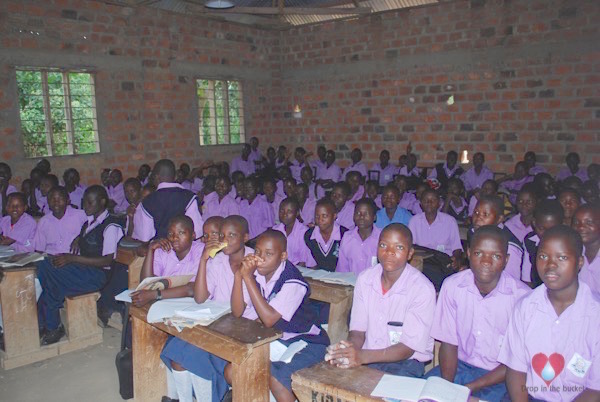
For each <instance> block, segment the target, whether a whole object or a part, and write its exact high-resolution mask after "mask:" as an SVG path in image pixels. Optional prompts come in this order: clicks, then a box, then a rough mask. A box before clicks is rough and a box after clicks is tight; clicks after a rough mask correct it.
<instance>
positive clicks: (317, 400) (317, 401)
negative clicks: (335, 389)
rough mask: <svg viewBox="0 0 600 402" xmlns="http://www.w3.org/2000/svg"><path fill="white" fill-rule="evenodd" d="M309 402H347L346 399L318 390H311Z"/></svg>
mask: <svg viewBox="0 0 600 402" xmlns="http://www.w3.org/2000/svg"><path fill="white" fill-rule="evenodd" d="M310 400H311V402H348V401H347V400H346V399H342V398H339V397H337V396H333V395H329V394H326V393H323V392H319V391H311V399H310Z"/></svg>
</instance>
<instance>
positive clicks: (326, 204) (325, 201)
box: [315, 197, 336, 211]
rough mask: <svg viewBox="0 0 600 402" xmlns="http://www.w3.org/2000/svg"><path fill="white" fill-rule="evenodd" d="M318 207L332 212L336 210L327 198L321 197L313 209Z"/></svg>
mask: <svg viewBox="0 0 600 402" xmlns="http://www.w3.org/2000/svg"><path fill="white" fill-rule="evenodd" d="M318 207H329V208H331V209H332V210H333V211H335V210H336V208H335V204H334V203H333V201H331V198H327V197H323V198H321V199H320V200H319V201H317V204H316V205H315V209H316V208H318Z"/></svg>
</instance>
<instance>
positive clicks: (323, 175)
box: [317, 162, 342, 183]
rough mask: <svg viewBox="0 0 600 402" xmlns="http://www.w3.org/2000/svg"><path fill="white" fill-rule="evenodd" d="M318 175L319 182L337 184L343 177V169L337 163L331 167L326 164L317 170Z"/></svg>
mask: <svg viewBox="0 0 600 402" xmlns="http://www.w3.org/2000/svg"><path fill="white" fill-rule="evenodd" d="M317 174H318V177H317V179H319V180H333V181H334V182H336V183H337V182H338V181H340V178H341V176H342V169H340V167H339V166H338V165H337V164H336V163H335V162H334V163H332V164H331V166H327V163H325V164H324V165H323V167H322V168H321V169H318V170H317Z"/></svg>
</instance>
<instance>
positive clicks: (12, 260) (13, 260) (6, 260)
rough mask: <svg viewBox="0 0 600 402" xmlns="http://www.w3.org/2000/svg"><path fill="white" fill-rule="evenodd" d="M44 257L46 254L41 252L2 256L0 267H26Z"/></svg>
mask: <svg viewBox="0 0 600 402" xmlns="http://www.w3.org/2000/svg"><path fill="white" fill-rule="evenodd" d="M43 259H44V255H43V254H40V253H21V254H14V255H11V256H9V257H2V258H0V267H4V268H8V267H24V266H25V265H29V264H31V263H34V262H36V261H41V260H43Z"/></svg>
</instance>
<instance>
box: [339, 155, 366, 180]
mask: <svg viewBox="0 0 600 402" xmlns="http://www.w3.org/2000/svg"><path fill="white" fill-rule="evenodd" d="M350 160H351V161H352V162H351V163H350V166H348V167H347V168H345V169H344V177H343V179H344V180H346V179H347V177H348V173H350V172H358V173H359V174H360V176H361V177H367V165H365V164H364V162H362V151H361V150H360V148H354V149H353V150H352V152H350Z"/></svg>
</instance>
